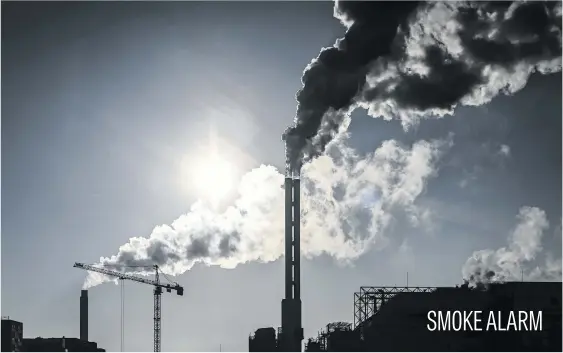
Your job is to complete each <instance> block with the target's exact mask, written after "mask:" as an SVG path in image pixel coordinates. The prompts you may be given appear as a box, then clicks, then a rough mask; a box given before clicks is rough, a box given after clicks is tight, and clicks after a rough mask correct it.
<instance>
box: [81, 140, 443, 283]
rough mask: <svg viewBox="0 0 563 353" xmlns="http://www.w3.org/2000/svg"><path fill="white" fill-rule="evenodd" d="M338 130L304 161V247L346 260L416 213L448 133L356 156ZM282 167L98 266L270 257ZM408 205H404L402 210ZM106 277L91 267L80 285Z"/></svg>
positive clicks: (255, 174)
mask: <svg viewBox="0 0 563 353" xmlns="http://www.w3.org/2000/svg"><path fill="white" fill-rule="evenodd" d="M346 139H347V136H346V134H341V135H340V137H338V138H337V139H335V140H334V141H333V143H331V145H330V146H329V148H328V149H327V153H326V154H325V155H323V156H321V157H319V158H317V159H315V160H313V161H312V162H310V163H308V164H306V165H305V166H304V167H303V172H302V177H301V185H302V186H301V191H302V231H301V237H302V240H301V241H302V253H303V255H304V256H306V257H311V256H317V255H320V254H328V255H330V256H332V257H334V258H335V259H337V260H339V261H344V262H346V261H352V260H354V259H356V258H357V257H359V256H360V255H362V254H363V253H365V252H366V251H367V250H369V249H370V248H371V247H372V246H384V245H385V234H384V230H385V229H386V227H387V226H388V224H389V223H390V222H391V221H392V219H393V215H394V214H396V212H416V211H417V209H416V205H415V200H416V199H417V197H418V196H419V195H420V194H421V193H422V192H423V191H424V188H425V185H426V182H427V180H428V178H430V177H431V176H433V175H434V174H435V172H436V163H437V161H438V159H439V157H440V155H441V153H442V152H443V151H444V150H445V149H447V148H448V147H449V146H450V142H451V141H450V140H436V141H419V142H417V143H415V144H414V145H413V146H412V147H411V148H408V147H406V146H401V145H400V144H399V143H397V142H396V141H394V140H389V141H386V142H384V143H383V144H382V145H381V146H380V147H379V148H378V149H377V150H376V151H374V152H373V153H370V154H368V155H367V156H364V157H361V156H360V155H358V153H356V151H355V150H353V149H351V148H349V147H347V146H346V145H345V141H346ZM283 181H284V174H283V173H280V172H279V171H278V170H276V168H274V167H272V166H266V165H262V166H260V167H259V168H256V169H254V170H252V171H250V172H248V173H247V174H246V175H244V176H243V177H242V180H241V182H240V185H239V188H238V193H239V196H238V199H237V200H236V201H235V202H234V204H233V205H232V206H230V207H229V208H227V209H226V210H225V211H224V212H222V213H216V212H215V211H213V210H212V209H210V208H208V207H206V206H205V204H204V203H203V202H200V201H198V202H196V203H195V204H193V206H192V207H191V209H190V211H189V212H187V213H186V214H184V215H182V216H180V217H179V218H178V219H176V220H175V221H174V222H172V224H170V225H162V226H158V227H155V228H154V230H153V232H152V233H151V234H150V235H149V236H148V237H137V238H131V239H129V241H128V242H127V243H126V244H124V245H123V246H121V247H120V248H119V250H118V252H117V254H116V255H114V256H111V257H102V258H101V259H100V261H99V263H98V264H97V265H100V266H103V267H105V268H108V269H113V270H117V271H122V272H131V273H138V274H150V272H149V273H145V272H138V271H139V269H135V268H131V267H126V266H140V265H143V266H146V265H148V266H150V265H153V264H157V265H159V266H160V267H161V270H162V271H163V272H164V273H166V274H170V275H179V274H181V273H184V272H186V271H188V270H189V269H190V268H191V267H192V266H193V265H194V264H195V263H198V262H200V263H204V264H207V265H216V266H221V267H224V268H233V267H235V266H237V265H239V264H243V263H247V262H250V261H260V262H269V261H274V260H276V259H278V258H280V257H281V256H282V255H283V251H284V245H283V241H284V191H283V189H282V186H283ZM402 210H406V211H402ZM111 280H112V279H111V278H109V277H106V276H103V275H99V274H97V273H89V274H88V277H87V279H86V281H85V284H84V287H85V288H88V287H92V286H95V285H98V284H100V283H103V282H107V281H111Z"/></svg>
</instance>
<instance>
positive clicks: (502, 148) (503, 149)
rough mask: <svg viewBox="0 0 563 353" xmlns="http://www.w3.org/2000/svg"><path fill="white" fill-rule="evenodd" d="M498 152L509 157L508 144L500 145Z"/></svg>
mask: <svg viewBox="0 0 563 353" xmlns="http://www.w3.org/2000/svg"><path fill="white" fill-rule="evenodd" d="M498 153H499V154H500V155H501V156H504V157H510V146H508V145H504V144H503V145H500V148H499V151H498Z"/></svg>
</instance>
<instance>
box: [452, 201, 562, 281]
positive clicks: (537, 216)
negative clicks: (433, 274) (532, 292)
mask: <svg viewBox="0 0 563 353" xmlns="http://www.w3.org/2000/svg"><path fill="white" fill-rule="evenodd" d="M518 220H519V223H518V225H517V226H516V227H515V228H514V230H513V232H512V233H511V234H510V236H509V238H508V246H507V247H502V248H500V249H497V250H491V249H487V250H480V251H476V252H474V253H473V255H472V256H471V257H470V258H469V259H467V261H466V263H465V265H464V266H463V269H462V274H463V277H464V279H466V281H468V282H470V283H472V284H476V283H490V282H503V281H515V280H521V279H522V277H523V278H524V279H525V280H543V281H553V280H556V281H560V280H561V275H562V272H561V259H558V260H555V259H554V258H553V257H552V256H551V255H549V254H548V255H547V256H546V258H545V259H544V260H545V264H537V263H536V264H535V265H534V261H536V262H538V261H537V260H539V259H538V255H540V253H541V252H542V250H543V249H542V237H543V234H544V232H545V231H546V230H547V229H548V228H549V222H548V220H547V217H546V214H545V212H544V211H543V210H541V209H539V208H537V207H522V208H521V209H520V212H519V214H518ZM539 262H540V263H541V261H539Z"/></svg>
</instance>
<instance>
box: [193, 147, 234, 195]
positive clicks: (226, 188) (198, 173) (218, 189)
mask: <svg viewBox="0 0 563 353" xmlns="http://www.w3.org/2000/svg"><path fill="white" fill-rule="evenodd" d="M192 172H193V177H194V178H193V179H194V180H193V181H194V184H195V186H196V188H197V190H198V193H200V195H202V196H205V197H206V198H208V199H209V201H211V202H212V203H213V204H215V205H217V204H218V203H219V202H220V201H221V200H222V199H223V198H224V197H225V196H226V195H227V194H228V193H229V192H230V191H231V190H232V188H233V179H234V175H233V174H234V168H233V165H232V164H231V163H229V162H228V161H226V160H224V159H222V158H221V157H219V156H217V155H214V156H210V157H209V158H207V159H204V160H202V161H201V162H200V163H197V165H196V166H195V170H193V171H192Z"/></svg>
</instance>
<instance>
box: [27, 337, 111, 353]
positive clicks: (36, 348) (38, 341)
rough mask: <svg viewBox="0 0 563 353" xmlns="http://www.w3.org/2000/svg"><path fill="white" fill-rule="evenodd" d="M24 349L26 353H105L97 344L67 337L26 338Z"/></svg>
mask: <svg viewBox="0 0 563 353" xmlns="http://www.w3.org/2000/svg"><path fill="white" fill-rule="evenodd" d="M23 348H24V351H26V352H105V349H102V348H98V344H97V343H96V342H89V341H84V340H81V339H78V338H66V337H62V338H41V337H37V338H24V339H23Z"/></svg>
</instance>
